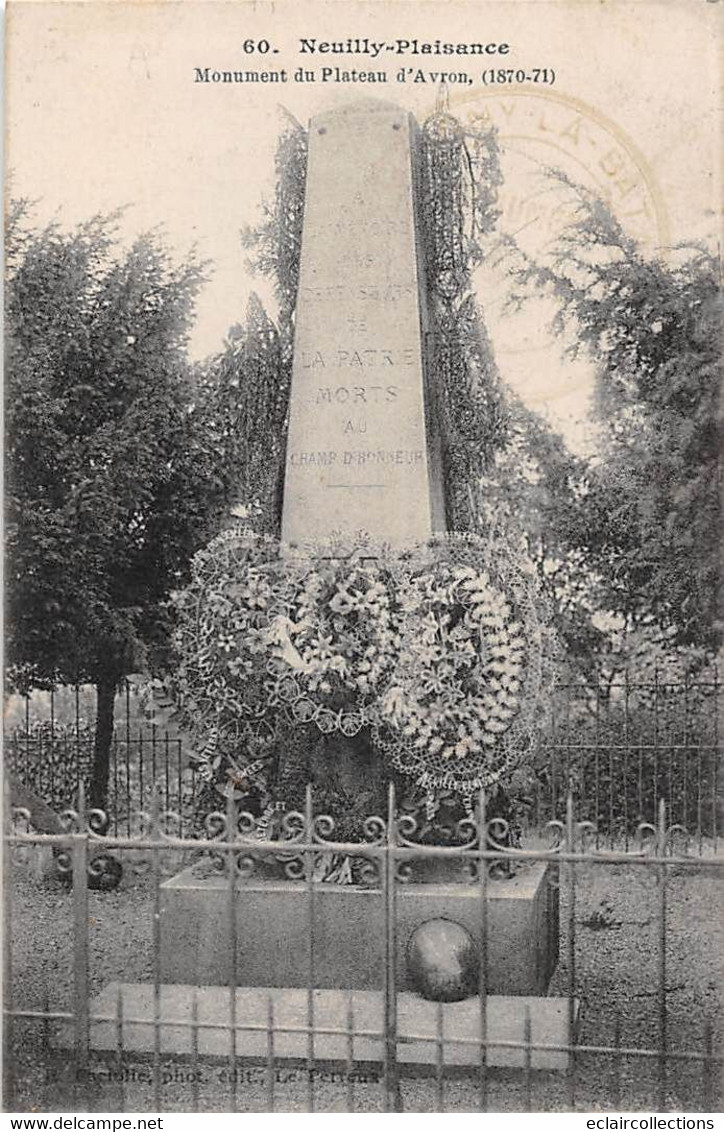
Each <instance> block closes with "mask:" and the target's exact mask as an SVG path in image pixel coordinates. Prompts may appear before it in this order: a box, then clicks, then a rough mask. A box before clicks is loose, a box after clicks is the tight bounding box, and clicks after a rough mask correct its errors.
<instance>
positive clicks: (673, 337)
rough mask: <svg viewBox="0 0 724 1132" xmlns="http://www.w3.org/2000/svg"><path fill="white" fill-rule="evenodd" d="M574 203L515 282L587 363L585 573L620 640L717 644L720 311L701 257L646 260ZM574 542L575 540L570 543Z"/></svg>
mask: <svg viewBox="0 0 724 1132" xmlns="http://www.w3.org/2000/svg"><path fill="white" fill-rule="evenodd" d="M557 176H559V178H560V179H561V180H562V181H563V182H564V183H565V184H567V185H568V187H569V188H570V189H571V190H573V191H575V193H576V194H577V197H578V211H577V216H576V219H575V221H574V222H573V223H572V224H570V225H569V226H568V227H567V228H566V229H565V230H564V231H563V233H562V235H561V237H560V238H559V240H558V243H557V246H556V247H555V248H554V249H553V250H552V252H551V254H550V256H549V257H548V258H547V260H546V262H545V263H531V262H529V261H528V262H525V263H523V264H522V266H521V265H520V262H519V269H518V283H519V287H520V290H519V293H518V297H519V299H520V298H521V296H522V297H523V299H524V297H525V296H526V295H527V294H530V293H531V291H534V292H535V293H538V294H539V293H540V291H541V289H544V290H545V291H546V292H547V293H549V294H552V295H554V296H555V298H556V299H557V300H558V304H559V313H558V315H557V317H556V321H555V323H554V329H555V330H556V331H557V332H558V333H559V334H561V335H565V336H566V337H567V338H568V340H569V341H570V342H571V343H572V344H571V346H570V347H569V349H570V350H571V351H572V352H573V353H576V352H578V351H580V350H585V351H588V353H589V354H590V356H591V357H592V358H593V360H594V363H595V381H596V386H595V403H596V413H597V417H598V420H599V422H600V425H601V438H602V445H601V453H600V459H599V460H597V461H596V462H589V467H588V473H587V476H588V490H587V494H586V511H587V513H588V522H587V524H586V525H587V533H586V535H585V537H584V538H583V539H582V540H581V541H580V547H581V549H582V550H583V551H584V552H585V555H586V559H587V562H588V563H589V566H590V568H591V569H592V570H594V571H595V572H596V573H597V574H598V575H599V576H600V577H601V578H603V579H604V580H605V583H606V595H605V603H606V608H607V609H608V610H609V611H611V612H615V613H619V614H620V615H621V616H622V617H623V618H624V621H625V624H626V627H627V629H628V630H629V631H632V632H637V631H639V630H640V629H641V628H642V627H646V626H649V627H650V626H652V625H655V626H656V627H657V629H658V631H659V634H660V636H661V637H662V639H666V640H667V641H668V642H669V644H670V645H672V646H682V647H690V646H694V647H697V646H698V647H700V648H703V649H705V650H709V651H710V652H711V651H713V650H714V649H715V648H716V647H717V643H718V640H719V629H720V623H719V612H718V596H719V595H718V581H719V571H718V552H719V508H720V500H719V489H718V397H719V387H720V350H719V345H720V330H721V322H720V320H721V301H720V290H719V277H718V266H717V262H716V260H715V258H714V256H712V255H711V254H710V253H709V252H707V251H706V249H704V248H693V249H688V250H685V249H678V253H677V254H678V258H672V259H671V261H670V262H666V263H665V262H664V261H663V260H662V259H657V258H650V257H647V256H646V255H645V254H644V253H643V252H642V251H641V249H640V248H639V247H638V246H637V244H636V243H635V241H634V240H632V239H631V238H630V237H628V236H627V235H626V233H625V232H624V230H623V228H622V227H621V225H620V224H619V223H618V221H617V220H616V218H615V217H614V216H613V214H612V213H611V211H610V209H609V208H608V206H607V205H606V204H605V203H604V202H603V201H601V200H600V199H599V198H597V197H596V196H595V195H593V194H591V193H589V192H588V191H587V190H584V189H581V188H580V187H578V186H573V185H571V184H570V182H568V181H567V180H566V178H565V177H564V176H563V175H562V174H557ZM582 533H583V532H582V531H580V529H579V530H578V532H577V536H580V535H581V534H582Z"/></svg>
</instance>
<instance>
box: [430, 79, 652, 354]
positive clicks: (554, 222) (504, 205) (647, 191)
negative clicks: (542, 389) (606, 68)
mask: <svg viewBox="0 0 724 1132" xmlns="http://www.w3.org/2000/svg"><path fill="white" fill-rule="evenodd" d="M450 106H451V110H453V112H454V113H455V114H456V116H457V117H458V118H460V119H461V120H462V122H463V123H466V124H468V125H470V126H495V127H496V128H497V130H498V138H499V143H500V160H501V168H502V173H503V178H504V180H503V184H502V186H501V188H500V192H499V200H498V207H499V209H500V218H499V220H498V226H497V227H498V232H499V233H500V234H501V235H504V236H509V237H514V238H515V240H516V242H517V243H518V245H519V246H520V247H521V248H522V250H523V251H524V252H526V253H527V254H529V255H532V256H534V257H537V256H540V255H544V254H545V252H546V249H547V248H548V247H550V246H551V245H552V244H553V243H554V242H555V240H556V237H557V236H558V235H559V234H560V232H561V230H562V228H563V227H564V226H565V224H566V223H567V221H569V220H570V219H571V218H572V217H573V210H574V207H575V196H574V194H573V193H572V191H571V190H570V189H569V188H568V187H567V186H566V185H564V184H562V183H560V182H557V181H555V179H553V178H551V177H550V176H549V175H548V171H549V170H551V169H558V170H561V171H562V172H563V173H565V174H566V175H567V176H568V178H569V179H570V180H571V181H572V182H574V183H577V184H581V185H584V186H585V187H586V188H588V189H591V190H593V191H594V192H596V193H598V194H599V195H600V196H601V197H602V198H603V199H604V200H606V201H607V202H608V203H609V204H610V206H611V208H612V210H613V212H614V214H615V215H616V217H617V218H618V219H619V220H620V222H621V224H622V225H623V227H624V228H625V230H626V231H627V233H628V234H629V235H631V236H633V237H634V238H635V239H636V240H638V241H639V242H640V243H641V244H642V245H643V246H644V247H645V248H648V249H650V250H653V249H655V248H657V247H660V246H663V245H666V244H668V242H669V221H668V215H667V209H666V204H665V201H664V198H663V194H662V192H661V190H660V188H659V186H658V184H657V181H656V178H655V176H654V173H653V171H652V169H651V166H650V164H649V162H648V161H647V159H646V157H645V156H644V154H643V153H642V152H641V150H640V149H639V148H638V146H637V145H636V144H635V142H634V141H633V140H632V139H631V138H630V137H629V136H628V135H627V134H626V132H625V131H624V130H622V129H621V127H620V126H618V125H617V124H616V123H615V122H614V121H612V120H611V119H610V118H608V117H607V116H606V115H604V114H602V113H601V112H600V111H598V110H596V109H595V108H594V107H593V106H591V105H589V104H588V103H586V102H583V101H582V100H581V99H578V98H573V97H571V96H569V95H564V94H558V93H554V92H552V91H548V90H545V91H531V90H528V89H526V90H524V91H518V90H511V91H506V92H505V93H500V91H498V90H496V91H489V90H486V91H476V92H475V93H467V94H462V93H461V94H457V93H456V92H455V93H453V94H452V96H451V99H450ZM483 270H484V274H485V281H484V293H485V297H486V301H485V307H486V309H487V310H488V312H489V314H491V315H492V316H493V317H496V316H498V315H499V314H500V313H501V308H502V306H503V304H504V302H505V298H506V296H507V294H508V281H507V280H506V278H505V271H504V270H503V271H499V272H497V273H496V270H495V265H494V264H490V265H488V267H487V268H485V269H483ZM514 321H515V322H516V326H515V331H514V333H510V334H507V335H505V340H504V341H503V342H501V343H498V346H497V348H498V350H499V351H500V352H502V353H520V352H528V351H532V350H541V349H546V348H548V347H549V346H550V336H549V335H547V334H546V332H545V325H542V324H541V320H537V319H532V318H530V317H527V318H525V319H524V320H518V319H515V320H514ZM545 321H546V320H545V319H544V320H543V323H545ZM519 322H520V325H518V323H519ZM511 329H512V327H511Z"/></svg>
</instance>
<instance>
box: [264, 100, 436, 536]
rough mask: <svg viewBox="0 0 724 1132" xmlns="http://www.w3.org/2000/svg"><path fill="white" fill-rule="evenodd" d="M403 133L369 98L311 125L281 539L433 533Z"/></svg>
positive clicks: (403, 123) (429, 442) (409, 146)
mask: <svg viewBox="0 0 724 1132" xmlns="http://www.w3.org/2000/svg"><path fill="white" fill-rule="evenodd" d="M414 128H415V126H414V121H413V120H412V118H411V117H410V115H408V114H406V113H405V112H403V111H401V110H399V109H398V108H396V107H394V106H391V105H389V104H387V103H375V102H368V103H355V104H354V105H352V106H350V107H347V108H345V109H343V110H338V111H332V112H330V113H327V114H322V115H319V116H317V117H316V118H313V119H312V121H311V122H310V127H309V153H308V167H307V184H306V200H305V213H304V227H303V234H302V253H301V266H300V279H299V293H298V303H297V314H296V330H295V343H294V364H293V371H292V391H291V403H290V420H289V439H288V446H287V464H286V476H285V484H284V507H283V516H282V538H283V539H284V541H285V542H288V543H289V542H291V543H305V542H313V543H316V542H322V541H323V540H324V539H326V538H327V537H329V535H331V534H332V533H334V532H341V533H346V534H349V535H354V534H355V533H356V532H358V531H359V530H366V531H367V532H368V534H369V535H370V537H371V539H372V540H373V541H376V542H378V543H381V542H389V543H392V544H398V545H399V544H401V543H405V542H411V541H418V540H424V539H425V538H428V537H429V536H430V535H431V534H432V533H433V531H437V530H441V529H443V528H444V509H443V504H442V490H441V486H440V477H439V461H438V460H437V458H436V451H437V448H436V443H435V440H434V437H431V436H429V435H428V426H427V424H426V421H428V419H429V413H428V411H427V408H426V388H425V373H424V357H423V349H422V343H423V334H424V327H425V317H426V314H425V302H424V295H423V294H422V291H421V272H420V269H419V265H418V259H417V234H416V225H415V212H414V210H415V203H414V194H413V147H414V144H415V137H414V132H413V131H414ZM341 231H344V241H343V244H342V245H341V244H340V232H341ZM381 232H384V239H380V233H381ZM342 251H343V253H344V254H343V255H342ZM363 375H364V376H363ZM368 375H369V376H368ZM355 377H356V378H357V380H355ZM355 441H356V444H357V447H355Z"/></svg>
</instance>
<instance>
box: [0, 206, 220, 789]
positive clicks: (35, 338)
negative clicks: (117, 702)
mask: <svg viewBox="0 0 724 1132" xmlns="http://www.w3.org/2000/svg"><path fill="white" fill-rule="evenodd" d="M116 220H117V216H109V217H97V218H95V219H93V220H91V221H89V222H88V223H86V224H83V225H81V226H80V227H79V228H78V229H77V230H76V231H74V232H72V233H70V234H64V233H63V232H61V231H60V229H59V228H58V227H57V226H55V225H50V226H49V227H46V228H44V229H43V230H40V231H37V230H34V229H33V228H32V227H31V226H30V223H29V213H28V206H27V204H26V203H25V202H20V203H18V204H16V205H14V206H13V207H12V208H11V210H10V215H9V220H8V225H7V237H6V246H7V289H6V326H7V336H6V340H7V355H6V389H7V397H6V485H7V494H6V499H7V503H6V539H7V543H6V545H7V579H8V587H7V588H8V606H7V653H6V656H7V660H8V662H9V664H10V666H11V671H12V672H13V673H14V680H15V683H16V685H20V686H22V685H23V684H24V686H25V687H29V686H31V685H35V686H43V684H44V685H45V686H47V685H48V684H50V683H53V682H62V683H79V682H88V683H93V684H94V685H95V686H96V689H97V719H96V732H95V748H94V764H93V770H92V775H91V783H90V802H91V804H92V805H93V806H98V807H100V808H103V807H104V805H105V801H106V794H107V785H108V766H109V754H110V745H111V740H112V733H113V706H114V699H115V692H116V689H117V687H118V684H119V682H120V681H121V679H122V678H123V677H124V676H125V675H127V674H129V673H131V672H133V671H137V670H139V669H140V668H141V667H143V666H144V665H146V664H147V663H153V661H154V659H157V658H158V656H159V655H161V653H162V652H163V649H164V647H165V643H166V639H167V630H168V611H167V605H166V603H167V601H168V598H169V594H170V591H171V590H172V589H174V588H176V587H178V586H179V585H180V584H182V582H183V580H184V578H185V574H186V568H187V564H188V562H189V560H190V558H191V555H192V554H193V552H194V550H195V549H197V547H198V546H199V545H200V544H201V543H202V542H203V541H204V538H205V537H208V527H207V513H208V505H209V497H210V496H211V497H213V495H214V492H217V493H218V492H221V491H222V490H223V486H224V485H223V483H222V482H221V481H220V480H219V479H218V477H217V478H216V479H214V477H213V475H211V461H212V455H213V454H212V453H211V452H210V451H209V446H208V444H207V443H206V442H205V438H204V437H203V434H202V433H200V432H199V430H198V427H197V425H198V421H199V414H198V413H194V411H193V407H194V401H193V388H192V384H191V380H190V371H189V368H188V365H187V362H186V358H185V343H186V335H187V331H188V328H189V323H190V319H191V316H192V312H193V305H194V298H195V295H196V292H197V290H198V288H199V286H200V284H201V282H202V279H203V270H204V269H203V265H201V264H200V263H198V262H196V261H195V260H194V259H193V257H192V258H189V259H188V260H186V261H185V262H183V263H182V264H181V265H176V266H174V265H173V264H172V263H171V261H170V259H169V256H168V254H167V253H166V251H165V250H164V248H163V246H162V244H161V242H160V240H159V239H158V238H157V237H156V236H154V235H147V236H143V237H141V238H139V239H138V240H137V241H136V242H135V243H134V245H133V246H132V247H131V249H130V250H129V251H127V252H121V251H120V249H119V247H118V244H117V240H116Z"/></svg>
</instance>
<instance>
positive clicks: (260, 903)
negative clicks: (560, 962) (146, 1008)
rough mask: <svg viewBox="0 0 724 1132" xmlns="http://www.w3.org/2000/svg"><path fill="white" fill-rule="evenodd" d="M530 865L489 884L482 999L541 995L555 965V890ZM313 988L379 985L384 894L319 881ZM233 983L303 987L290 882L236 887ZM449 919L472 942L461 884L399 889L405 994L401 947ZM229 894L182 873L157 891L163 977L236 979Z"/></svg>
mask: <svg viewBox="0 0 724 1132" xmlns="http://www.w3.org/2000/svg"><path fill="white" fill-rule="evenodd" d="M550 879H551V870H550V868H548V867H547V866H546V865H545V863H540V862H537V863H535V864H532V865H530V866H527V867H525V868H524V869H522V870H521V871H520V872H519V873H517V874H516V875H515V876H513V877H512V878H510V879H509V880H491V881H490V883H489V885H488V909H487V917H488V972H487V973H488V988H487V989H488V991H489V993H490V994H505V995H526V994H527V995H534V994H545V993H546V991H547V989H548V983H549V981H550V978H551V975H552V974H553V971H554V969H555V965H556V962H557V958H558V890H557V889H556V888H554V887H552V886H551V883H550ZM311 904H312V909H311V915H312V917H313V921H312V922H313V941H314V970H313V985H314V986H316V987H356V988H360V989H370V990H380V989H381V988H382V987H383V986H384V970H385V967H384V956H385V907H384V899H383V896H382V893H381V892H380V891H379V890H375V889H363V888H359V887H356V886H352V885H350V886H345V885H334V884H315V885H314V890H313V898H312V901H311ZM235 908H236V917H235V918H236V924H235V936H236V947H237V956H236V962H237V966H236V972H237V974H236V977H237V983H238V985H240V986H272V987H305V986H307V985H308V980H309V958H308V957H309V942H308V941H309V930H310V896H309V891H308V889H307V887H306V885H305V884H304V883H302V882H298V881H276V882H275V881H257V882H249V883H240V884H239V885H238V888H237V895H236V900H235ZM440 916H442V917H445V918H447V919H449V920H454V921H456V922H458V923H460V924H462V925H463V926H464V927H466V928H467V929H468V931H469V932H470V933H471V934H472V936H473V938H474V939H480V919H481V917H480V893H479V890H478V889H477V888H476V886H475V885H468V884H407V885H402V884H401V885H399V886H398V889H397V910H396V955H397V963H396V976H397V987H398V989H399V990H400V991H403V990H411V989H412V986H411V983H410V980H409V977H408V974H407V968H406V963H405V949H406V947H407V942H408V940H409V938H410V936H411V934H412V932H413V931H414V930H415V928H416V927H418V926H419V925H420V924H421V923H424V921H425V920H431V919H435V918H437V917H440ZM231 939H232V932H231V930H230V924H229V888H228V881H227V880H226V879H225V878H224V877H223V876H214V877H206V878H198V877H195V876H194V874H193V871H192V870H191V869H186V870H184V872H182V873H179V874H178V875H177V876H175V877H172V878H171V879H170V880H168V881H166V882H165V883H164V884H163V885H162V886H161V979H162V981H163V982H165V983H199V984H228V983H229V982H230V980H231V977H232V963H231V950H230V946H231V943H230V941H231Z"/></svg>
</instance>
